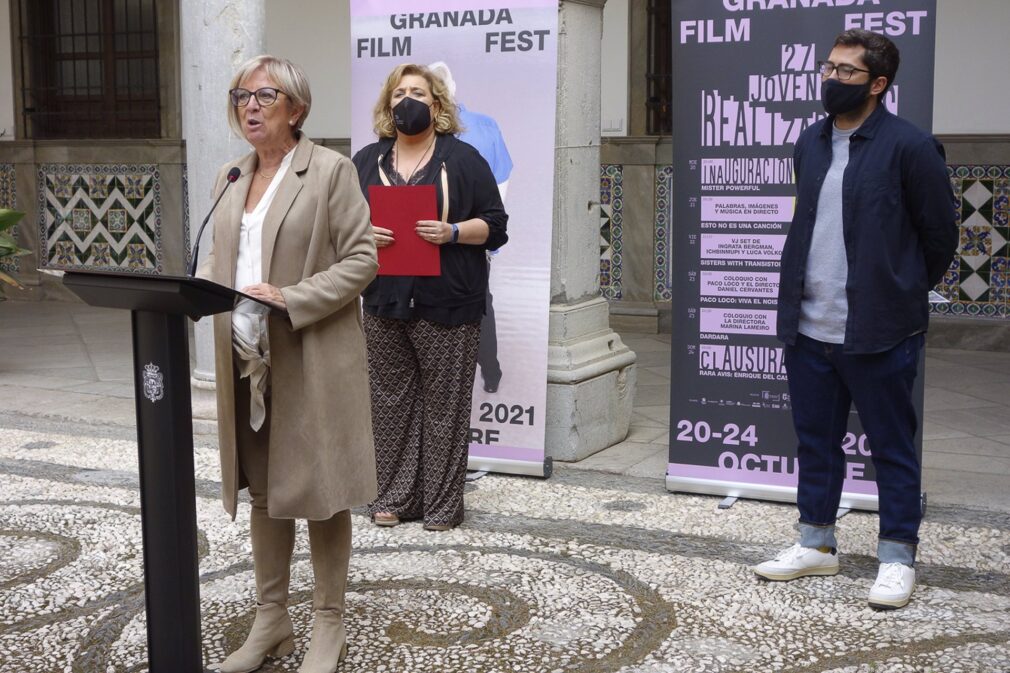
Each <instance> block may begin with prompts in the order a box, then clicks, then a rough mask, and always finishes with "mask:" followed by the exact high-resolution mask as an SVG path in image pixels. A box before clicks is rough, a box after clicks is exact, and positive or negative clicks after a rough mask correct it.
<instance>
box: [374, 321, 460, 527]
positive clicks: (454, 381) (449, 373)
mask: <svg viewBox="0 0 1010 673" xmlns="http://www.w3.org/2000/svg"><path fill="white" fill-rule="evenodd" d="M364 328H365V338H366V340H367V343H368V379H369V383H370V384H371V389H372V390H371V392H372V428H373V432H374V434H375V459H376V469H377V472H378V483H379V494H378V496H377V497H376V499H375V501H374V502H372V504H371V505H369V512H370V513H372V514H374V513H376V512H390V513H392V514H396V515H397V516H398V517H400V518H401V519H419V518H423V519H424V523H425V524H426V525H430V526H446V525H448V526H455V525H458V524H459V523H461V522H462V521H463V485H464V481H465V478H466V464H467V449H468V445H469V442H468V436H469V428H470V404H471V399H472V396H473V379H474V371H475V369H476V365H477V348H478V345H479V343H480V322H474V323H466V324H463V325H457V326H448V325H440V324H438V323H433V322H428V321H425V320H390V319H386V318H377V317H375V316H371V315H368V314H367V313H366V314H365V316H364Z"/></svg>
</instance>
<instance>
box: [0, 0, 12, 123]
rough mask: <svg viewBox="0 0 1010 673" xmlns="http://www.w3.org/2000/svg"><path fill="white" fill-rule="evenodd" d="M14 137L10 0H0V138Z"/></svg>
mask: <svg viewBox="0 0 1010 673" xmlns="http://www.w3.org/2000/svg"><path fill="white" fill-rule="evenodd" d="M13 139H14V71H13V65H12V64H11V8H10V0H0V140H13Z"/></svg>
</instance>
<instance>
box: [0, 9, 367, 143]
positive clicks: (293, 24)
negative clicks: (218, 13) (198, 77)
mask: <svg viewBox="0 0 1010 673" xmlns="http://www.w3.org/2000/svg"><path fill="white" fill-rule="evenodd" d="M2 2H7V0H0V3H2ZM266 10H267V51H269V52H270V53H271V54H273V55H275V56H283V57H284V58H289V59H291V60H292V61H294V62H295V63H297V64H298V65H300V66H302V68H304V69H305V73H306V74H307V75H308V77H309V84H310V85H311V87H312V111H311V112H310V113H309V118H308V121H306V122H305V132H306V133H307V134H308V135H309V136H310V137H312V138H350V136H351V102H350V100H349V97H350V91H351V46H350V45H351V19H350V15H351V10H350V3H349V2H347V0H298V1H297V2H291V0H267V2H266Z"/></svg>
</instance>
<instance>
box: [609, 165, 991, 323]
mask: <svg viewBox="0 0 1010 673" xmlns="http://www.w3.org/2000/svg"><path fill="white" fill-rule="evenodd" d="M948 171H949V172H950V176H951V184H952V185H953V188H954V194H955V196H956V197H957V201H958V209H959V210H958V212H959V216H960V222H959V226H960V230H961V242H960V247H959V251H958V254H957V256H956V257H955V259H954V262H953V263H952V264H951V268H950V271H949V272H948V273H947V275H946V276H945V277H944V279H943V281H942V282H941V283H940V285H939V286H937V288H936V289H937V291H938V292H940V294H942V295H943V296H944V297H945V298H947V299H948V300H949V303H946V304H934V305H933V306H932V307H931V310H932V311H933V312H934V313H938V314H943V315H951V316H965V317H973V318H976V317H977V318H991V319H997V320H998V319H1008V318H1010V315H1008V313H1010V308H1008V307H1010V284H1008V280H1010V223H1008V212H1010V209H1008V196H1010V187H1008V184H1010V166H1005V165H998V166H996V165H986V166H978V165H972V166H964V165H956V166H949V167H948ZM622 177H623V166H622V165H620V164H605V165H603V166H602V167H601V172H600V187H601V198H600V201H601V203H603V204H604V212H605V213H607V214H609V215H610V239H609V240H610V246H609V247H604V246H603V244H602V243H601V248H602V249H603V251H602V254H601V257H600V292H601V293H602V294H603V296H605V297H607V298H608V299H620V298H621V293H622V286H621V280H622V269H621V261H622V255H621V245H620V237H621V230H622V228H623V227H624V226H625V223H624V222H623V218H622V212H621V210H622V206H623V201H622V198H621V195H622V191H623V188H622ZM672 189H673V173H672V168H671V166H669V165H657V166H656V171H655V200H654V204H655V211H654V212H655V214H654V219H653V223H652V224H653V229H654V239H653V243H654V245H653V251H654V252H653V255H654V258H653V270H654V274H653V276H654V277H653V281H654V282H653V287H652V295H653V300H654V301H657V302H665V301H670V297H671V280H672V279H671V278H670V277H669V275H670V271H669V270H670V234H671V229H670V228H671V225H672V222H671V211H670V198H671V194H672ZM608 206H609V210H606V208H607V207H608ZM627 226H638V225H637V223H631V222H629V223H627ZM602 232H603V233H605V232H606V224H605V225H604V229H603V230H602Z"/></svg>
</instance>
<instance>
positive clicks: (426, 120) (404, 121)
mask: <svg viewBox="0 0 1010 673" xmlns="http://www.w3.org/2000/svg"><path fill="white" fill-rule="evenodd" d="M393 124H395V125H396V128H397V130H398V131H400V133H404V134H406V135H408V136H416V135H417V134H418V133H420V132H421V131H424V130H425V129H426V128H428V127H429V126H431V110H430V109H429V108H428V106H427V105H425V104H424V103H422V102H421V101H419V100H417V99H414V98H410V97H409V96H408V97H407V98H404V99H403V100H401V101H400V102H399V103H397V104H396V105H395V106H394V107H393Z"/></svg>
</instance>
